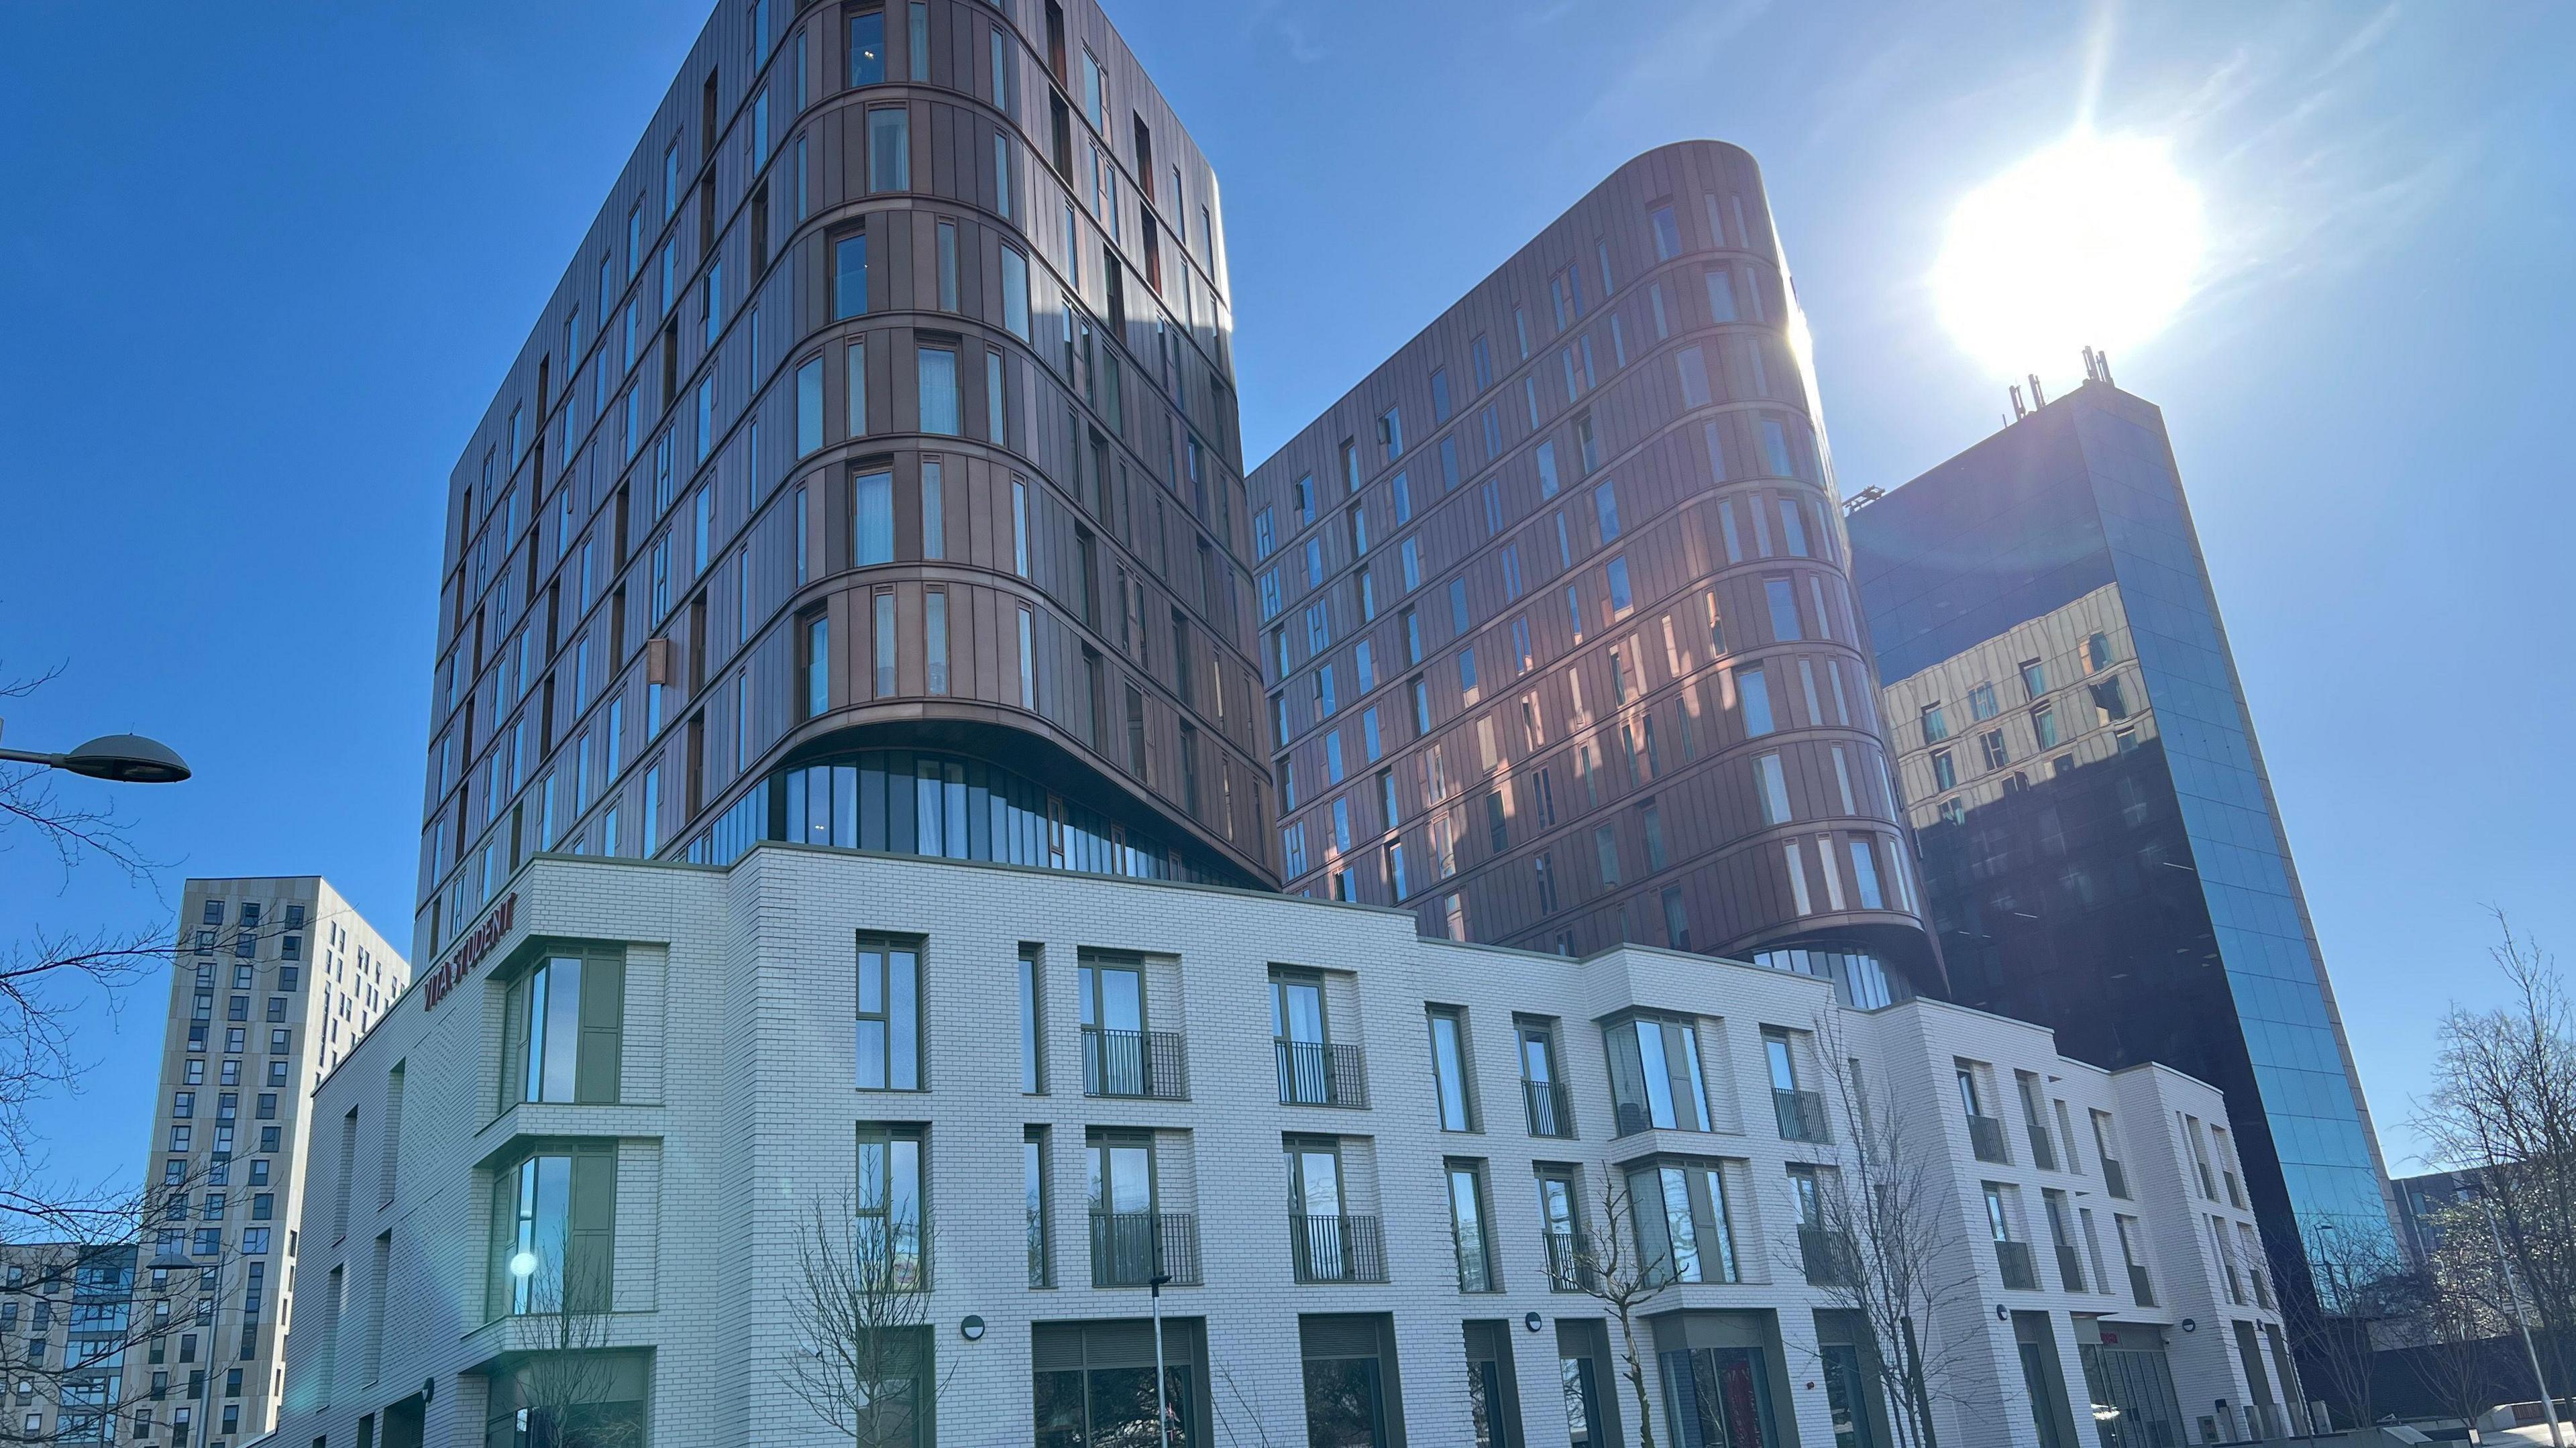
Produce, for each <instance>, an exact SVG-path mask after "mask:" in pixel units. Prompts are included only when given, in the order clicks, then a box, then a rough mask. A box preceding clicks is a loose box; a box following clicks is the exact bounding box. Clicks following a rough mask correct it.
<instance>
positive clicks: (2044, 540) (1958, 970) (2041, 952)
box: [1849, 379, 2392, 1293]
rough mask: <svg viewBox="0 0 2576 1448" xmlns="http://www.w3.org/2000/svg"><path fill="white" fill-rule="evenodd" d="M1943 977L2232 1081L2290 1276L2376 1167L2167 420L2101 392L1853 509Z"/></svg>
mask: <svg viewBox="0 0 2576 1448" xmlns="http://www.w3.org/2000/svg"><path fill="white" fill-rule="evenodd" d="M1849 528H1850V534H1851V542H1852V572H1853V577H1854V580H1855V582H1856V584H1857V585H1858V587H1859V590H1860V595H1861V601H1862V606H1863V608H1864V609H1865V610H1866V612H1867V614H1868V618H1869V625H1870V630H1871V634H1872V636H1873V637H1872V642H1873V647H1874V649H1875V651H1876V654H1877V658H1878V666H1879V674H1880V678H1881V679H1882V680H1883V681H1884V703H1885V711H1886V715H1887V719H1888V732H1889V734H1890V735H1891V737H1892V743H1893V746H1894V748H1895V749H1896V750H1897V752H1898V755H1899V762H1898V772H1899V776H1900V779H1901V781H1902V784H1901V788H1902V791H1903V795H1904V798H1905V803H1906V812H1907V815H1908V818H1909V822H1910V823H1911V824H1912V825H1913V827H1914V829H1915V831H1916V834H1917V836H1918V837H1919V840H1920V842H1921V848H1922V856H1923V861H1924V874H1925V886H1926V891H1925V893H1926V895H1927V897H1928V900H1929V903H1930V907H1931V915H1932V920H1933V925H1934V928H1935V930H1936V932H1937V933H1938V937H1939V940H1940V943H1941V948H1942V952H1943V956H1944V958H1945V959H1946V961H1947V963H1948V966H1949V970H1950V975H1951V981H1952V986H1953V990H1954V992H1955V994H1956V996H1957V998H1958V999H1959V1000H1961V1001H1963V1002H1965V1003H1967V1004H1970V1005H1975V1006H1978V1007H1981V1008H1984V1009H1988V1010H1993V1011H1996V1012H1999V1013H2002V1014H2006V1015H2012V1016H2018V1017H2021V1018H2023V1019H2027V1020H2034V1021H2039V1022H2042V1023H2045V1024H2047V1025H2050V1026H2052V1027H2054V1028H2055V1029H2056V1030H2057V1032H2058V1040H2059V1046H2060V1049H2062V1050H2064V1051H2066V1052H2067V1053H2068V1054H2070V1055H2073V1056H2077V1057H2079V1058H2082V1059H2086V1060H2091V1061H2095V1062H2098V1063H2100V1064H2102V1065H2104V1066H2110V1067H2119V1066H2126V1065H2130V1064H2133V1063H2136V1062H2141V1061H2161V1062H2164V1063H2166V1064H2168V1065H2171V1066H2173V1067H2175V1068H2177V1069H2180V1070H2184V1071H2189V1072H2191V1073H2192V1074H2194V1075H2196V1076H2199V1077H2201V1078H2202V1079H2204V1080H2207V1081H2209V1082H2210V1083H2211V1084H2213V1085H2216V1086H2218V1087H2220V1088H2221V1089H2223V1090H2224V1091H2226V1093H2227V1100H2228V1107H2229V1111H2230V1113H2231V1115H2232V1117H2233V1118H2234V1119H2233V1121H2232V1122H2231V1123H2230V1125H2231V1126H2232V1129H2233V1130H2234V1131H2235V1133H2236V1135H2237V1147H2238V1155H2239V1156H2240V1157H2241V1158H2242V1159H2243V1161H2244V1163H2245V1170H2246V1173H2247V1176H2248V1178H2249V1180H2247V1181H2246V1182H2244V1183H2242V1184H2239V1183H2237V1182H2235V1181H2233V1180H2232V1179H2231V1180H2226V1181H2225V1182H2224V1186H2223V1188H2222V1187H2221V1185H2220V1182H2219V1181H2218V1180H2215V1179H2214V1180H2213V1181H2212V1182H2211V1184H2210V1188H2209V1189H2210V1190H2211V1192H2212V1193H2213V1194H2232V1193H2236V1192H2238V1191H2240V1190H2242V1191H2243V1192H2245V1193H2247V1194H2249V1195H2250V1196H2251V1199H2252V1201H2253V1204H2254V1208H2255V1211H2256V1213H2257V1216H2258V1219H2259V1220H2260V1221H2261V1222H2262V1223H2263V1224H2264V1231H2265V1236H2266V1246H2267V1247H2268V1248H2269V1250H2270V1252H2271V1254H2272V1257H2273V1259H2274V1261H2275V1262H2276V1263H2277V1264H2279V1265H2280V1266H2281V1268H2282V1269H2283V1271H2282V1273H2281V1277H2282V1279H2283V1282H2284V1286H2285V1287H2286V1288H2287V1289H2288V1290H2290V1291H2292V1292H2296V1293H2305V1292H2306V1291H2308V1290H2309V1284H2308V1281H2307V1278H2308V1274H2307V1271H2306V1268H2305V1263H2306V1257H2307V1254H2306V1251H2305V1250H2304V1249H2305V1245H2306V1244H2307V1243H2309V1242H2312V1241H2314V1240H2315V1234H2316V1233H2318V1232H2319V1231H2321V1230H2323V1229H2324V1228H2325V1227H2326V1226H2327V1225H2328V1224H2332V1225H2334V1226H2335V1227H2336V1228H2337V1229H2338V1230H2339V1231H2341V1232H2345V1233H2355V1232H2359V1233H2367V1234H2369V1237H2370V1239H2372V1240H2385V1239H2390V1238H2389V1234H2390V1233H2391V1232H2392V1228H2391V1225H2390V1222H2391V1211H2390V1205H2389V1200H2388V1195H2387V1168H2386V1166H2385V1165H2384V1164H2383V1163H2382V1161H2381V1160H2380V1156H2379V1147H2378V1140H2377V1137H2376V1135H2375V1133H2374V1132H2373V1130H2372V1128H2371V1123H2370V1110H2369V1107H2368V1105H2367V1104H2366V1103H2365V1102H2364V1100H2363V1098H2362V1092H2361V1083H2360V1078H2359V1076H2358V1075H2357V1074H2356V1073H2355V1071H2354V1069H2353V1063H2352V1052H2351V1049H2350V1047H2349V1046H2348V1045H2347V1044H2346V1042H2345V1040H2344V1034H2343V1025H2342V1021H2341V1018H2340V1017H2339V1016H2338V1014H2337V1012H2336V1009H2335V999H2334V991H2333V988H2332V986H2331V985H2330V984H2329V983H2328V981H2327V979H2326V971H2325V965H2324V962H2323V960H2322V958H2321V957H2320V955H2319V953H2318V950H2317V944H2316V933H2315V931H2314V930H2313V929H2312V928H2311V926H2310V924H2309V920H2308V911H2307V903H2306V901H2305V900H2304V898H2303V897H2302V896H2301V894H2300V891H2299V877H2298V872H2297V870H2296V868H2295V867H2294V866H2293V865H2292V864H2291V861H2290V847H2289V843H2288V840H2287V838H2286V837H2285V836H2284V834H2283V832H2282V827H2281V820H2280V814H2279V811H2278V810H2277V809H2276V808H2275V806H2274V803H2273V799H2272V788H2271V782H2270V780H2269V778H2268V776H2267V775H2266V774H2265V773H2264V769H2263V756H2262V752H2261V750H2260V749H2259V748H2258V747H2257V745H2256V744H2255V741H2254V724H2253V720H2252V719H2251V717H2250V716H2249V715H2248V713H2247V711H2246V707H2245V699H2244V693H2243V691H2242V689H2241V688H2240V687H2239V686H2238V683H2237V677H2236V665H2235V661H2234V659H2233V658H2232V657H2231V656H2230V654H2229V652H2228V647H2227V633H2226V629H2225V628H2224V626H2223V625H2221V623H2220V622H2219V617H2218V607H2217V603H2216V601H2215V599H2214V597H2213V596H2212V593H2211V590H2210V583H2209V574H2208V571H2207V569H2206V567H2205V566H2204V565H2203V563H2202V559H2201V553H2200V544H2199V540H2198V537H2197V535H2196V534H2195V533H2194V531H2193V528H2192V521H2191V512H2190V508H2189V507H2188V505H2187V504H2186V503H2185V502H2184V500H2183V492H2182V482H2181V479H2180V477H2179V475H2178V474H2177V473H2176V471H2175V467H2174V460H2173V449H2172V445H2171V443H2170V442H2169V441H2168V440H2167V438H2166V435H2165V428H2164V421H2163V417H2162V414H2160V413H2159V412H2158V411H2157V409H2156V408H2155V407H2153V406H2152V405H2150V404H2148V403H2146V402H2144V401H2141V400H2140V399H2138V398H2135V397H2132V396H2130V395H2129V394H2127V393H2125V392H2121V391H2119V390H2118V389H2116V388H2115V387H2113V386H2111V385H2110V383H2109V382H2108V380H2107V379H2105V380H2098V381H2092V382H2087V383H2086V384H2085V385H2084V386H2083V387H2081V388H2079V389H2077V390H2076V391H2075V392H2074V393H2073V394H2072V395H2070V396H2067V397H2064V398H2061V399H2059V400H2058V401H2056V402H2054V403H2051V404H2049V405H2047V406H2045V407H2042V408H2040V409H2039V410H2038V411H2036V412H2034V413H2032V414H2031V415H2030V416H2028V417H2026V418H2024V419H2022V420H2021V421H2019V422H2016V423H2015V424H2014V425H2013V426H2011V427H2009V428H2007V429H2005V430H2004V431H2003V432H2001V433H1999V434H1997V435H1996V436H1994V437H1991V438H1988V439H1987V440H1986V441H1984V442H1982V443H1979V444H1978V445H1977V446H1975V447H1973V448H1970V449H1969V450H1968V451H1966V452H1964V453H1962V454H1960V455H1959V456H1957V457H1955V458H1952V459H1951V460H1950V461H1948V462H1946V463H1943V464H1942V465H1941V466H1939V467H1937V468H1934V469H1933V470H1932V471H1930V472H1928V473H1925V474H1924V475H1923V476H1921V477H1919V478H1916V479H1915V480H1914V481H1912V482H1910V483H1908V484H1906V485H1905V486H1903V487H1901V488H1898V489H1896V490H1895V491H1893V492H1890V493H1888V494H1886V495H1885V496H1883V497H1881V498H1878V499H1877V500H1875V501H1872V502H1869V503H1867V504H1865V505H1863V506H1861V507H1858V508H1857V509H1855V510H1854V511H1853V512H1852V514H1851V517H1850V519H1849Z"/></svg>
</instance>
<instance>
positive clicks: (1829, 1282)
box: [1798, 1227, 1860, 1287]
mask: <svg viewBox="0 0 2576 1448" xmlns="http://www.w3.org/2000/svg"><path fill="white" fill-rule="evenodd" d="M1798 1256H1799V1259H1800V1265H1802V1266H1803V1267H1805V1268H1806V1272H1807V1281H1808V1282H1809V1283H1810V1284H1811V1285H1813V1286H1817V1287H1849V1286H1851V1285H1853V1284H1854V1283H1855V1282H1856V1281H1858V1280H1859V1275H1860V1273H1859V1267H1860V1262H1859V1254H1858V1253H1856V1252H1854V1251H1853V1250H1852V1241H1851V1238H1849V1237H1847V1236H1844V1235H1843V1234H1842V1233H1840V1232H1835V1231H1830V1230H1828V1229H1826V1228H1823V1227H1800V1228H1799V1229H1798Z"/></svg>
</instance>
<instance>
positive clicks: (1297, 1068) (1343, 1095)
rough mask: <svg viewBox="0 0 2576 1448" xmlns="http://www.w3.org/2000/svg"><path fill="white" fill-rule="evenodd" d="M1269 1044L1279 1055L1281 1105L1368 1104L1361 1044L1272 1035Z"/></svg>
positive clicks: (1354, 1105)
mask: <svg viewBox="0 0 2576 1448" xmlns="http://www.w3.org/2000/svg"><path fill="white" fill-rule="evenodd" d="M1270 1044H1271V1045H1272V1047H1273V1048H1275V1049H1276V1050H1277V1052H1278V1056H1279V1102H1280V1104H1281V1105H1283V1106H1352V1107H1358V1106H1366V1105H1368V1073H1367V1072H1366V1071H1365V1070H1364V1069H1363V1068H1362V1065H1361V1061H1360V1048H1359V1047H1357V1046H1350V1045H1344V1044H1342V1043H1341V1042H1338V1041H1335V1042H1329V1043H1328V1042H1324V1041H1291V1040H1288V1039H1286V1038H1284V1037H1279V1036H1273V1037H1271V1040H1270Z"/></svg>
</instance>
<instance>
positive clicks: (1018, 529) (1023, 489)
mask: <svg viewBox="0 0 2576 1448" xmlns="http://www.w3.org/2000/svg"><path fill="white" fill-rule="evenodd" d="M1011 571H1012V572H1014V573H1017V574H1018V575H1019V576H1020V577H1022V578H1026V577H1028V576H1029V485H1028V484H1027V483H1024V482H1022V481H1020V480H1019V479H1017V478H1013V479H1011Z"/></svg>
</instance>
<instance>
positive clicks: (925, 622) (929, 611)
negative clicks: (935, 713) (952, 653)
mask: <svg viewBox="0 0 2576 1448" xmlns="http://www.w3.org/2000/svg"><path fill="white" fill-rule="evenodd" d="M921 603H922V634H923V637H924V640H925V643H924V647H923V656H924V661H925V662H926V663H927V664H928V666H929V671H930V692H932V693H933V694H945V693H947V692H948V593H947V591H946V590H945V589H937V588H934V589H931V590H929V591H928V592H926V593H924V594H923V595H922V599H921Z"/></svg>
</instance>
